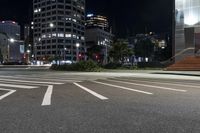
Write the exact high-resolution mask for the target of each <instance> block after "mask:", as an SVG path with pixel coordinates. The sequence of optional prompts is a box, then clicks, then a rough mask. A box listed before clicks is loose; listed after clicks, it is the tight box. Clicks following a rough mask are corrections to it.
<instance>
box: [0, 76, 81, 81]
mask: <svg viewBox="0 0 200 133" xmlns="http://www.w3.org/2000/svg"><path fill="white" fill-rule="evenodd" d="M0 77H4V78H11V79H13V80H15V79H29V80H38V79H41V80H43V81H56V82H67V81H69V82H76V81H77V79H78V78H62V79H61V78H57V77H55V78H49V77H48V78H47V77H44V76H41V77H26V76H15V77H13V76H0ZM78 80H80V79H78Z"/></svg>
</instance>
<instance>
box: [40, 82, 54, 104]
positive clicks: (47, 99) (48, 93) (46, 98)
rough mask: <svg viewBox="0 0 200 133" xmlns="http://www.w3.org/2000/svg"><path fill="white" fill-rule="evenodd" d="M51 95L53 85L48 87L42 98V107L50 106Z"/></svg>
mask: <svg viewBox="0 0 200 133" xmlns="http://www.w3.org/2000/svg"><path fill="white" fill-rule="evenodd" d="M52 93H53V85H48V88H47V91H46V93H45V95H44V98H43V102H42V106H50V105H51V96H52Z"/></svg>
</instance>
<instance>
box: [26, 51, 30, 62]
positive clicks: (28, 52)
mask: <svg viewBox="0 0 200 133" xmlns="http://www.w3.org/2000/svg"><path fill="white" fill-rule="evenodd" d="M26 52H27V54H28V62H27V63H30V53H31V51H30V50H27V51H26Z"/></svg>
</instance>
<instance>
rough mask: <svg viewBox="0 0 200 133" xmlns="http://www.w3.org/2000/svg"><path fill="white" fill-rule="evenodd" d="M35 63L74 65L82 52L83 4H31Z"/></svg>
mask: <svg viewBox="0 0 200 133" xmlns="http://www.w3.org/2000/svg"><path fill="white" fill-rule="evenodd" d="M33 12H34V13H33V22H34V35H33V36H34V47H35V59H36V60H47V58H54V57H62V59H63V60H69V61H75V60H77V59H76V49H77V48H76V44H80V47H79V51H80V52H84V51H85V37H84V34H85V0H34V1H33Z"/></svg>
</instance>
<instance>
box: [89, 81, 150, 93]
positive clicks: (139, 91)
mask: <svg viewBox="0 0 200 133" xmlns="http://www.w3.org/2000/svg"><path fill="white" fill-rule="evenodd" d="M91 82H94V83H97V84H102V85H106V86H110V87H115V88H120V89H124V90H129V91H134V92H138V93H143V94H147V95H153V93H151V92H147V91H141V90H136V89H132V88H128V87H124V86H118V85H113V84H108V83H103V82H98V81H91Z"/></svg>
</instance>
